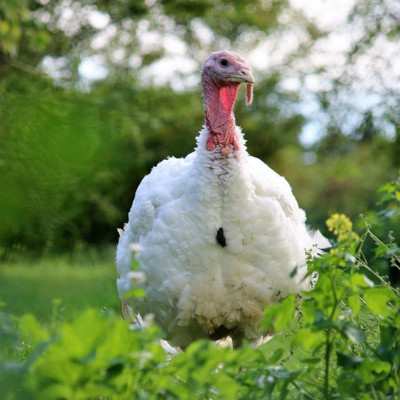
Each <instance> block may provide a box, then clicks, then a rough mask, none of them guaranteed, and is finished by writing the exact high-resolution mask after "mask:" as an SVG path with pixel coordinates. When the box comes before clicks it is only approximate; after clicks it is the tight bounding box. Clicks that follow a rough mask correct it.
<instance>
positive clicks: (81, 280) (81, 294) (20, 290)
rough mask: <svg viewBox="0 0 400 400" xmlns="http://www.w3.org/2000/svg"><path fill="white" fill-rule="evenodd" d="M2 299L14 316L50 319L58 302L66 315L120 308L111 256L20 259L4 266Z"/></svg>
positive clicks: (1, 269) (0, 268)
mask: <svg viewBox="0 0 400 400" xmlns="http://www.w3.org/2000/svg"><path fill="white" fill-rule="evenodd" d="M0 302H1V303H4V304H3V309H4V310H5V311H6V312H9V313H11V314H14V315H22V314H25V313H32V314H34V315H35V316H36V317H37V318H38V319H39V320H41V321H43V322H48V321H49V320H50V319H51V316H52V312H53V311H52V310H53V309H54V305H55V304H57V305H58V312H59V313H60V314H61V315H62V317H65V318H70V317H73V316H75V315H77V314H78V313H79V312H80V311H82V310H83V309H86V308H88V307H95V308H98V309H114V310H118V309H119V300H118V296H117V293H116V286H115V267H114V265H113V259H112V256H111V255H107V256H105V257H103V258H100V257H95V259H93V258H90V257H87V259H86V260H85V257H80V258H79V259H76V258H75V257H71V256H58V257H50V258H43V259H41V260H36V261H33V260H18V261H13V262H10V263H4V264H2V265H0Z"/></svg>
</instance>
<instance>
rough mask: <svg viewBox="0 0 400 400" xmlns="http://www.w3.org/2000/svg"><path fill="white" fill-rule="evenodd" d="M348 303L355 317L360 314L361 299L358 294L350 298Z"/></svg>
mask: <svg viewBox="0 0 400 400" xmlns="http://www.w3.org/2000/svg"><path fill="white" fill-rule="evenodd" d="M347 301H348V303H349V306H350V308H351V311H352V313H353V315H354V316H355V317H356V316H357V315H358V314H359V313H360V309H361V299H360V296H359V295H358V294H354V295H352V296H350V297H349V298H348V300H347Z"/></svg>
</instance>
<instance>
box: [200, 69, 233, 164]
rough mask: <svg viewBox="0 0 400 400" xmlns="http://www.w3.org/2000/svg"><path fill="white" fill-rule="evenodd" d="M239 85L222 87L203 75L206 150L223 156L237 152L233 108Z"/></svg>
mask: <svg viewBox="0 0 400 400" xmlns="http://www.w3.org/2000/svg"><path fill="white" fill-rule="evenodd" d="M238 89H239V85H238V84H236V83H232V84H231V85H227V86H222V85H219V84H218V83H217V82H215V81H214V80H213V79H212V78H211V77H210V76H208V75H207V74H203V95H204V105H205V124H206V126H207V128H208V131H209V133H208V138H207V150H208V151H213V150H215V149H217V150H219V151H220V152H221V154H222V155H223V156H227V155H228V154H230V153H232V152H234V151H237V150H239V141H238V138H237V136H236V124H235V116H234V114H233V108H234V106H235V102H236V97H237V93H238Z"/></svg>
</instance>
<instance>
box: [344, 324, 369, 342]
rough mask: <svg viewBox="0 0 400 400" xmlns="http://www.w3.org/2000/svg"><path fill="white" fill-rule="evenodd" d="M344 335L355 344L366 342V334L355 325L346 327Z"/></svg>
mask: <svg viewBox="0 0 400 400" xmlns="http://www.w3.org/2000/svg"><path fill="white" fill-rule="evenodd" d="M343 333H344V335H345V336H346V337H347V338H348V339H349V340H351V341H352V342H353V343H356V344H360V343H363V342H364V341H365V335H364V332H363V331H362V330H361V329H358V328H357V327H355V326H353V325H349V324H348V325H345V327H344V328H343Z"/></svg>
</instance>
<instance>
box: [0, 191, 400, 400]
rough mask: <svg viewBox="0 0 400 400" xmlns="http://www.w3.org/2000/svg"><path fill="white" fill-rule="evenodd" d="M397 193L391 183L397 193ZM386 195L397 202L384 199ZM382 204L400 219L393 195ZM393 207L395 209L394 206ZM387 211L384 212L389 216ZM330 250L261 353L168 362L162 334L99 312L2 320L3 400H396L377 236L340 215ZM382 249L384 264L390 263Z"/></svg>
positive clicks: (399, 302) (399, 359)
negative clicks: (367, 254) (370, 255)
mask: <svg viewBox="0 0 400 400" xmlns="http://www.w3.org/2000/svg"><path fill="white" fill-rule="evenodd" d="M396 185H397V184H395V187H396V188H397V186H396ZM387 195H389V198H388V197H387ZM382 201H383V203H382V204H385V205H386V206H388V205H390V208H391V209H393V211H394V212H395V213H397V212H398V211H399V208H400V207H399V204H398V199H397V189H396V190H393V186H392V184H390V185H386V186H385V188H384V189H383V195H382ZM393 201H394V203H393ZM382 211H384V210H382ZM327 227H328V229H329V230H330V231H331V232H332V233H333V234H334V236H335V240H334V246H333V247H332V248H331V249H330V250H329V251H328V252H326V253H325V254H323V255H322V256H321V257H319V258H317V259H314V260H310V262H309V271H310V274H311V273H318V274H319V278H318V281H317V283H316V285H315V287H314V288H313V289H312V290H310V291H306V292H303V293H302V294H301V296H297V297H296V296H294V295H290V296H288V297H286V298H285V299H283V300H282V301H281V302H280V303H278V304H274V305H271V306H269V307H267V308H266V310H265V316H264V319H263V321H262V329H263V330H264V331H265V332H269V333H272V335H273V336H272V338H270V339H269V340H268V341H266V342H265V343H264V344H262V345H260V346H257V347H254V346H253V345H251V344H246V345H245V346H243V347H242V348H240V349H236V350H232V349H230V348H223V347H220V346H219V345H217V344H215V343H213V342H210V341H197V342H194V343H193V344H191V345H190V346H189V347H188V348H187V349H185V351H182V352H178V353H177V354H174V355H169V354H167V353H166V352H165V351H164V349H163V348H162V346H161V345H160V338H161V337H162V332H160V331H159V330H158V328H157V327H156V326H155V325H154V324H152V323H151V321H147V322H146V324H145V327H144V328H141V329H138V328H136V327H135V326H133V325H129V324H128V323H127V322H124V321H122V320H121V319H120V318H119V317H118V316H116V315H115V314H114V313H112V312H98V311H95V310H93V309H90V310H87V311H85V312H82V313H81V314H80V315H78V316H77V317H75V318H73V319H72V321H71V322H63V321H61V320H60V319H59V318H58V316H57V314H58V313H57V311H55V312H54V313H53V317H52V321H51V323H50V324H41V323H40V322H39V321H38V320H37V319H36V318H35V317H34V316H33V315H31V314H27V315H24V316H21V317H19V318H12V317H10V316H9V315H7V314H6V313H4V312H3V313H1V314H0V319H1V322H2V324H1V325H0V326H1V335H0V340H1V343H0V344H1V349H2V351H1V352H0V369H1V371H2V372H3V376H4V377H5V378H6V379H4V378H3V379H2V380H0V384H1V385H2V393H5V395H6V396H8V397H5V398H10V399H11V398H14V399H18V398H21V399H22V398H23V399H26V398H40V399H60V398H65V399H91V398H110V399H114V398H115V399H130V398H137V399H156V398H163V399H243V400H244V399H246V400H247V399H250V400H253V399H254V400H258V399H260V400H261V399H308V400H309V399H324V400H329V399H339V398H340V399H346V400H347V399H349V400H350V399H371V398H373V399H375V398H376V399H381V398H382V399H383V398H385V399H396V398H398V397H399V396H400V317H399V315H400V293H399V291H398V290H397V289H396V288H394V287H392V286H391V285H390V284H389V283H388V282H387V281H386V280H385V279H383V278H382V277H381V276H380V275H379V274H377V273H376V272H375V271H374V269H373V266H371V265H369V264H367V263H366V261H365V259H364V258H363V257H362V249H363V246H364V243H365V241H366V240H367V237H370V236H371V235H373V234H372V232H371V231H370V228H369V227H367V228H364V230H363V231H358V232H357V233H356V232H355V231H354V230H353V224H352V222H351V220H350V219H349V218H347V217H346V216H345V215H343V214H334V215H332V216H331V217H330V218H329V219H328V221H327ZM374 240H375V243H376V246H377V247H378V246H380V247H381V248H380V253H379V254H380V257H387V252H390V251H391V248H390V246H388V247H386V252H384V251H383V250H382V248H383V245H384V244H383V242H378V241H377V240H376V238H375V239H374Z"/></svg>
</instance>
